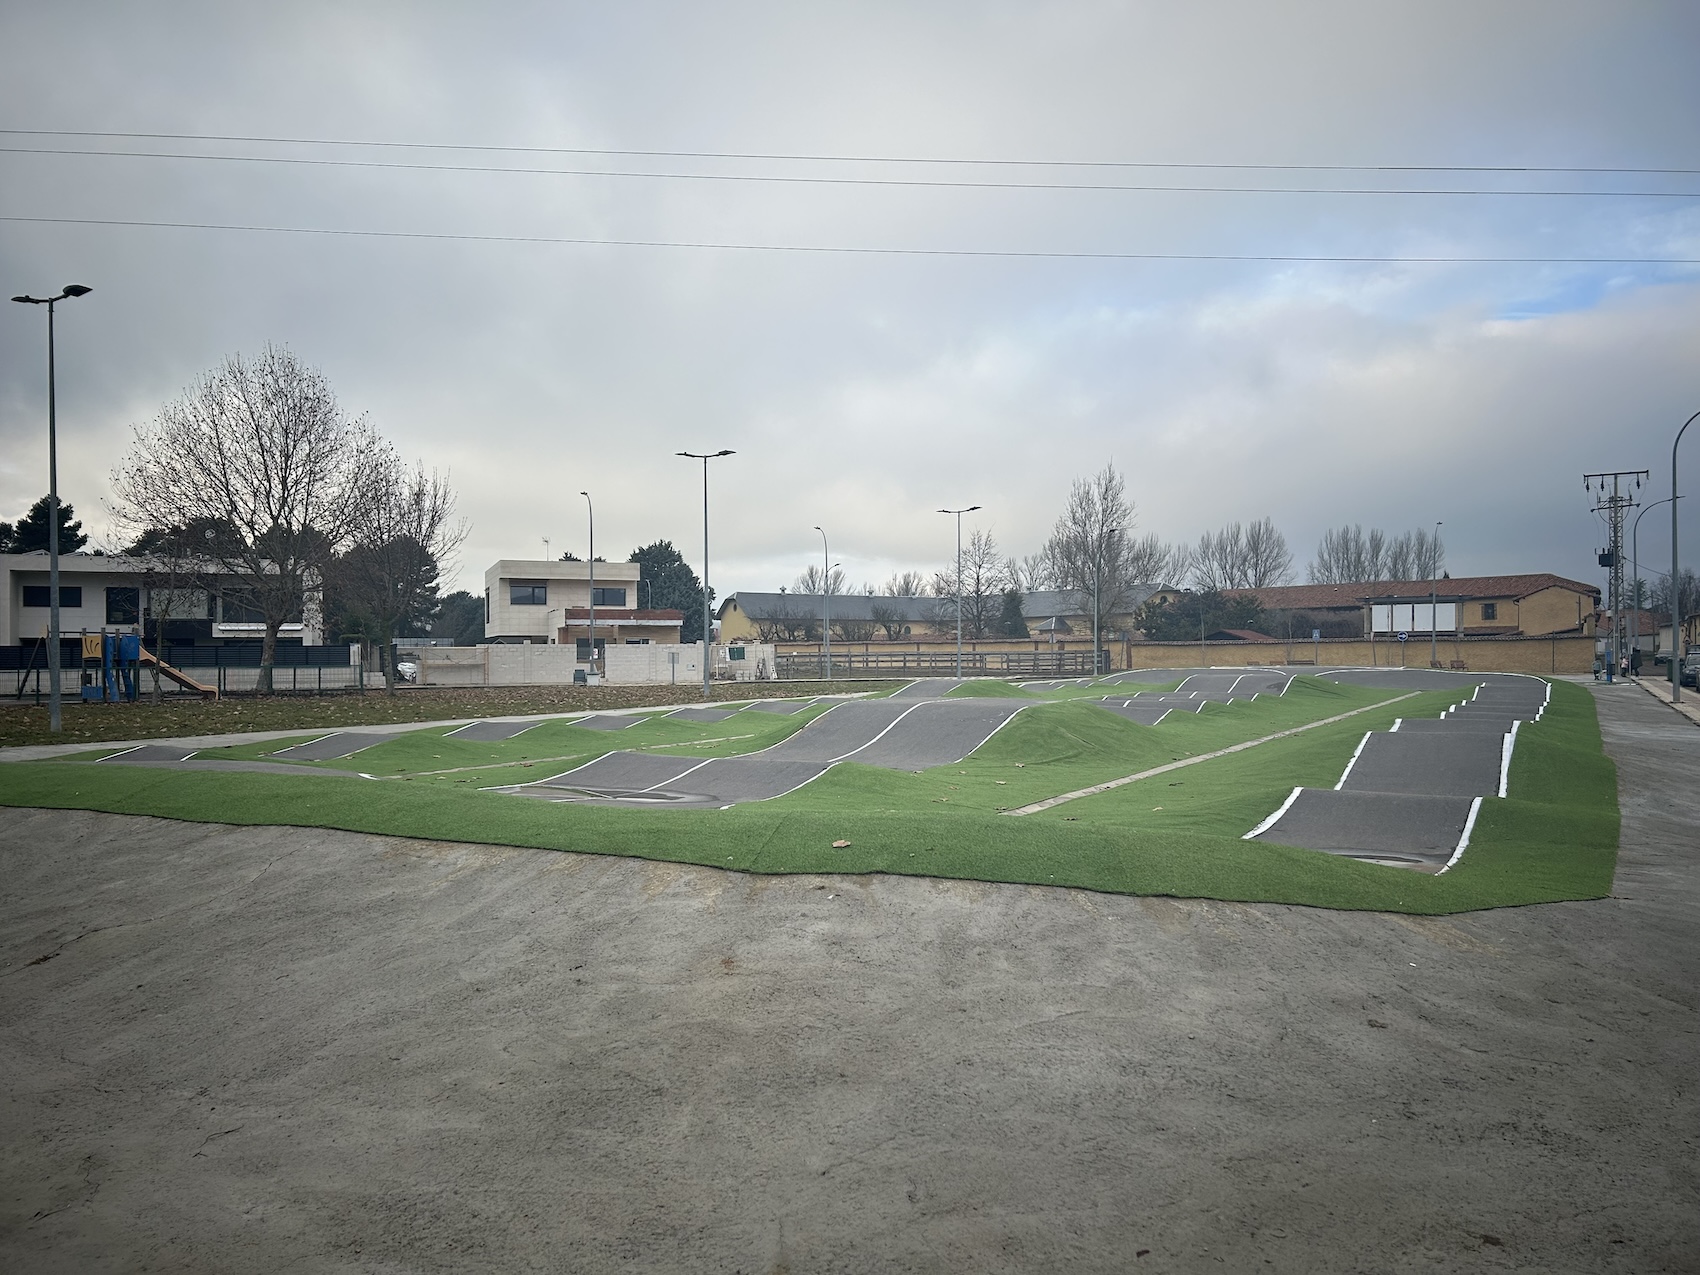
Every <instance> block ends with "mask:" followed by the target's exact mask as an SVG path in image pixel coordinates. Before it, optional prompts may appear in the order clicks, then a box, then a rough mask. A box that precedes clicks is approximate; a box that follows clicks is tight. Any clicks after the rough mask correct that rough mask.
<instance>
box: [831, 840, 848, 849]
mask: <svg viewBox="0 0 1700 1275" xmlns="http://www.w3.org/2000/svg"><path fill="white" fill-rule="evenodd" d="M849 844H850V843H849V842H848V841H834V842H833V843H832V848H833V849H834V850H843V849H845V848H847V847H848V846H849Z"/></svg>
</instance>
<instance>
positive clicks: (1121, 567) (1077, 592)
mask: <svg viewBox="0 0 1700 1275" xmlns="http://www.w3.org/2000/svg"><path fill="white" fill-rule="evenodd" d="M1136 522H1137V519H1136V518H1135V515H1134V509H1133V502H1132V501H1130V500H1129V499H1128V498H1127V487H1126V484H1125V482H1124V481H1123V479H1122V476H1121V475H1120V474H1119V473H1117V472H1116V468H1115V466H1114V465H1106V466H1104V468H1103V469H1101V470H1099V471H1098V472H1097V473H1096V474H1094V475H1093V476H1092V477H1091V478H1082V479H1078V480H1076V481H1075V484H1074V486H1073V487H1072V488H1071V489H1070V490H1069V496H1068V505H1067V507H1066V508H1065V509H1064V510H1063V513H1062V516H1061V517H1059V518H1058V519H1057V521H1056V525H1055V527H1054V528H1052V531H1051V538H1050V539H1049V540H1047V541H1046V542H1045V548H1044V551H1043V554H1042V557H1043V559H1044V569H1043V571H1042V572H1037V573H1034V574H1037V575H1039V576H1040V577H1042V578H1043V579H1044V580H1045V581H1046V582H1047V583H1048V584H1049V585H1050V587H1052V588H1055V589H1062V590H1064V591H1066V592H1069V593H1072V594H1073V595H1074V598H1075V605H1076V607H1078V608H1079V609H1080V610H1081V611H1082V612H1087V613H1089V612H1090V611H1091V608H1092V597H1093V589H1094V587H1096V589H1097V597H1098V615H1099V625H1100V627H1101V628H1102V627H1103V626H1104V625H1106V624H1107V622H1108V621H1109V619H1110V617H1112V616H1115V615H1120V614H1125V613H1127V612H1129V611H1131V610H1133V607H1134V602H1135V599H1136V597H1137V594H1136V593H1135V590H1136V589H1137V588H1138V586H1139V585H1141V584H1164V583H1173V581H1171V580H1165V579H1164V578H1163V577H1164V575H1165V574H1167V573H1168V571H1169V570H1170V569H1172V568H1173V567H1174V566H1175V565H1176V564H1178V563H1184V561H1185V550H1176V549H1174V548H1171V547H1170V546H1169V545H1167V544H1165V543H1164V542H1163V541H1162V540H1161V539H1159V538H1158V537H1157V536H1156V535H1154V534H1148V535H1146V536H1143V537H1139V536H1135V535H1134V534H1133V529H1134V526H1135V525H1136Z"/></svg>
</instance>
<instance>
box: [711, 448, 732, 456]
mask: <svg viewBox="0 0 1700 1275" xmlns="http://www.w3.org/2000/svg"><path fill="white" fill-rule="evenodd" d="M714 454H715V455H716V456H736V455H737V453H736V452H734V451H733V450H732V449H731V448H730V447H723V448H721V449H720V450H719V451H717V452H715V453H714Z"/></svg>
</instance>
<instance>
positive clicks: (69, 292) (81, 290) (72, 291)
mask: <svg viewBox="0 0 1700 1275" xmlns="http://www.w3.org/2000/svg"><path fill="white" fill-rule="evenodd" d="M93 291H94V289H93V288H90V287H87V286H85V285H84V284H80V283H67V284H66V285H65V295H66V296H68V297H86V296H88V294H89V293H91V292H93Z"/></svg>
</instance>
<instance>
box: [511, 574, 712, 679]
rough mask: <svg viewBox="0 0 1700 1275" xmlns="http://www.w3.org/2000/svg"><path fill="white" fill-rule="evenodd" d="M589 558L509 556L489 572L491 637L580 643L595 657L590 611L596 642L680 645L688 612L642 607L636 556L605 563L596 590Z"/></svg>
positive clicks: (642, 588)
mask: <svg viewBox="0 0 1700 1275" xmlns="http://www.w3.org/2000/svg"><path fill="white" fill-rule="evenodd" d="M591 565H592V564H590V563H588V562H549V561H540V560H528V559H514V558H504V559H502V560H501V561H500V562H497V563H495V564H493V565H492V566H491V567H490V568H489V569H488V570H487V571H485V573H484V640H485V641H487V642H532V643H544V644H548V643H561V642H572V643H577V644H578V645H579V646H580V647H581V648H584V649H585V653H586V656H587V658H588V654H589V646H590V642H591V632H590V630H591V620H592V616H591V611H592V606H593V605H594V609H595V627H596V636H595V644H596V648H597V649H598V650H600V649H602V648H603V647H606V646H623V645H641V644H646V643H656V642H659V643H677V642H678V641H679V628H680V626H681V625H682V624H683V623H684V615H683V613H682V612H679V611H669V610H656V609H653V608H648V607H643V606H641V605H640V602H641V601H642V597H641V595H642V594H643V593H644V592H647V585H645V583H644V581H643V578H642V577H643V569H642V567H641V566H639V564H637V563H635V562H598V563H596V564H595V568H596V585H595V594H594V596H592V593H591V582H590V576H591Z"/></svg>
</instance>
